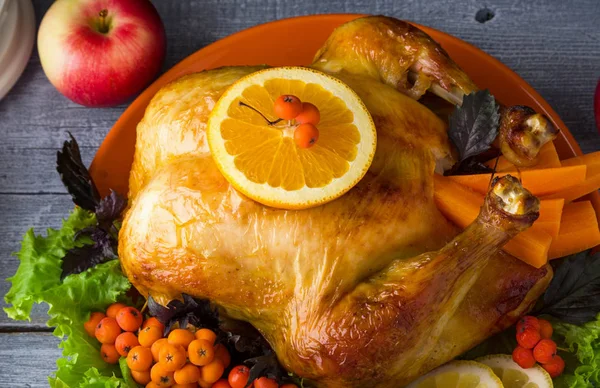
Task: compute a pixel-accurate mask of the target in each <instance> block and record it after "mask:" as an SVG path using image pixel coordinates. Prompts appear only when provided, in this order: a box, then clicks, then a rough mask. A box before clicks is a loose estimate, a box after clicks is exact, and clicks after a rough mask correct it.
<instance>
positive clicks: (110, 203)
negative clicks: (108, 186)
mask: <svg viewBox="0 0 600 388" xmlns="http://www.w3.org/2000/svg"><path fill="white" fill-rule="evenodd" d="M126 206H127V201H126V200H125V198H123V197H122V196H121V195H119V193H117V192H116V191H114V190H111V191H110V194H109V195H107V196H106V197H104V198H102V200H101V201H100V202H99V203H98V205H96V209H95V210H96V219H97V220H98V224H99V225H100V227H101V228H103V229H105V230H110V227H111V225H112V223H113V221H115V220H117V219H118V218H119V217H120V216H121V213H122V212H123V210H124V209H125V207H126Z"/></svg>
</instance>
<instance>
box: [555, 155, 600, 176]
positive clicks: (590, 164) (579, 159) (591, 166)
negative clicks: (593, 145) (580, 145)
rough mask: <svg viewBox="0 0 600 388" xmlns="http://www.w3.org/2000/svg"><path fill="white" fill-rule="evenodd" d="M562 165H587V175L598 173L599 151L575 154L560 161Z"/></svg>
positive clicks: (599, 167) (599, 170)
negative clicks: (580, 154)
mask: <svg viewBox="0 0 600 388" xmlns="http://www.w3.org/2000/svg"><path fill="white" fill-rule="evenodd" d="M561 163H562V165H563V166H579V165H581V164H585V165H586V166H587V174H588V175H587V177H590V176H591V175H598V174H600V151H596V152H592V153H589V154H585V155H582V156H575V157H574V158H569V159H565V160H562V161H561Z"/></svg>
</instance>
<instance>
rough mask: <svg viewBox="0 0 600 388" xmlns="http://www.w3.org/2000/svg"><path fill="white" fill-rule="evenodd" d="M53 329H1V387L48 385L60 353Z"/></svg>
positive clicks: (16, 387) (29, 387) (30, 387)
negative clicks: (14, 331)
mask: <svg viewBox="0 0 600 388" xmlns="http://www.w3.org/2000/svg"><path fill="white" fill-rule="evenodd" d="M58 342H59V339H58V338H56V337H54V336H52V334H51V333H0V344H2V351H1V352H0V387H6V388H20V387H27V388H33V387H47V386H48V376H49V375H51V374H52V373H53V372H54V370H55V369H56V362H55V360H56V359H57V358H58V357H60V349H58V347H57V345H58Z"/></svg>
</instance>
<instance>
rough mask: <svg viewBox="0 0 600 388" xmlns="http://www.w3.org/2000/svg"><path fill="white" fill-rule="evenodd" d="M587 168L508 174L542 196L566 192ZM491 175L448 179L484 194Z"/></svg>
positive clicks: (580, 180) (570, 167)
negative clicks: (517, 178)
mask: <svg viewBox="0 0 600 388" xmlns="http://www.w3.org/2000/svg"><path fill="white" fill-rule="evenodd" d="M586 169H587V167H586V166H585V165H579V166H568V167H558V168H542V169H533V170H524V171H521V172H510V174H511V175H513V176H516V177H520V178H521V181H522V182H523V186H524V187H525V188H526V189H527V190H529V191H531V193H532V194H534V195H537V196H543V195H548V194H553V193H556V192H559V191H562V190H566V189H568V188H571V187H573V186H575V185H578V184H580V183H582V182H583V181H584V180H585V174H586ZM507 174H509V173H508V172H502V173H500V174H498V173H496V176H503V175H507ZM491 177H492V174H476V175H453V176H450V177H448V178H450V179H452V180H453V181H454V182H456V183H460V184H461V185H464V186H467V187H470V188H471V189H473V190H475V191H477V192H479V193H481V194H485V193H487V191H488V188H489V186H490V180H491Z"/></svg>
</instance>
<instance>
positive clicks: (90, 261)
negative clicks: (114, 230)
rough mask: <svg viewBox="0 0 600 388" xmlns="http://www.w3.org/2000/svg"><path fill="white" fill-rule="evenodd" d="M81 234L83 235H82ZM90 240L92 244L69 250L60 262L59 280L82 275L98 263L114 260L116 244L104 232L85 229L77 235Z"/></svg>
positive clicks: (95, 229) (98, 229) (97, 229)
mask: <svg viewBox="0 0 600 388" xmlns="http://www.w3.org/2000/svg"><path fill="white" fill-rule="evenodd" d="M82 232H83V233H82ZM78 234H79V235H80V236H82V235H85V236H87V237H89V238H91V240H92V244H86V245H84V246H82V247H75V248H73V249H70V250H69V251H68V252H67V254H66V255H65V257H63V260H62V273H61V276H60V278H61V280H63V279H64V278H65V277H67V276H69V275H73V274H78V273H82V272H83V271H85V270H87V269H90V268H92V267H94V266H96V265H98V264H100V263H104V262H105V261H108V260H113V259H116V258H117V256H116V254H115V252H116V247H117V242H116V240H115V239H114V238H113V237H112V236H111V235H110V234H108V233H107V232H106V231H105V230H103V229H100V228H86V229H83V230H81V231H80V232H79V233H78Z"/></svg>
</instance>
